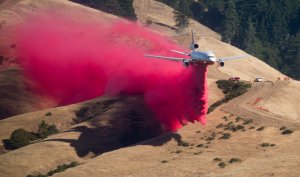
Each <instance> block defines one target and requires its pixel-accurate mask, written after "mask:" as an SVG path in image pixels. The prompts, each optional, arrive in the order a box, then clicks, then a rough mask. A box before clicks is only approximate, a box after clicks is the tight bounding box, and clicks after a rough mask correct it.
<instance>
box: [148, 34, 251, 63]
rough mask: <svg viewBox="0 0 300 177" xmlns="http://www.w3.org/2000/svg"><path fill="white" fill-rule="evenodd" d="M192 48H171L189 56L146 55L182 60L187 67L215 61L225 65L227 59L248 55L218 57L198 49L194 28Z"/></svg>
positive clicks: (210, 52)
mask: <svg viewBox="0 0 300 177" xmlns="http://www.w3.org/2000/svg"><path fill="white" fill-rule="evenodd" d="M190 48H191V50H192V51H191V53H185V52H181V51H177V50H171V51H172V52H175V53H179V54H182V55H186V56H189V58H176V57H165V56H158V55H148V54H145V57H150V58H160V59H165V60H171V61H181V62H182V64H183V65H184V66H185V67H188V66H189V65H193V64H214V63H215V62H217V63H218V65H219V66H221V67H223V66H224V61H226V60H232V59H239V58H244V57H247V55H240V56H232V57H226V58H217V57H216V55H215V54H214V53H213V52H212V51H207V52H204V51H196V49H198V48H199V45H198V44H196V43H195V39H194V32H193V30H192V44H191V47H190Z"/></svg>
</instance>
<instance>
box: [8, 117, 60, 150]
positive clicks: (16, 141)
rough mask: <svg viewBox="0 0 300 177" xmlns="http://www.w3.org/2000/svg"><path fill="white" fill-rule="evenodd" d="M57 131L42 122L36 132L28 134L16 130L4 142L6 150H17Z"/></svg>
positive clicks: (52, 126)
mask: <svg viewBox="0 0 300 177" xmlns="http://www.w3.org/2000/svg"><path fill="white" fill-rule="evenodd" d="M58 132H59V131H58V129H57V128H56V126H55V125H54V124H52V125H49V124H47V123H46V122H45V121H44V120H43V121H42V122H41V124H40V125H39V128H38V132H37V133H34V132H28V131H26V130H24V129H22V128H20V129H16V130H15V131H13V132H12V134H11V135H10V138H9V139H8V140H4V141H3V142H4V145H5V148H6V149H18V148H21V147H23V146H26V145H28V144H30V143H31V142H33V141H35V140H38V139H44V138H47V137H48V136H49V135H52V134H55V133H58Z"/></svg>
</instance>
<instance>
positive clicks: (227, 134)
mask: <svg viewBox="0 0 300 177" xmlns="http://www.w3.org/2000/svg"><path fill="white" fill-rule="evenodd" d="M230 137H231V134H230V133H223V134H222V137H221V138H220V139H229V138H230Z"/></svg>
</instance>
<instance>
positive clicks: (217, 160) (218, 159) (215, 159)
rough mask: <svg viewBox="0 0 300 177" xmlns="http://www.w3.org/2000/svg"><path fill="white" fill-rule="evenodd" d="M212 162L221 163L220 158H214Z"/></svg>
mask: <svg viewBox="0 0 300 177" xmlns="http://www.w3.org/2000/svg"><path fill="white" fill-rule="evenodd" d="M213 161H215V162H221V161H222V159H221V158H218V157H216V158H214V159H213Z"/></svg>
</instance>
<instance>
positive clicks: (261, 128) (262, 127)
mask: <svg viewBox="0 0 300 177" xmlns="http://www.w3.org/2000/svg"><path fill="white" fill-rule="evenodd" d="M264 129H265V127H264V126H261V127H259V128H258V129H256V130H257V131H262V130H264Z"/></svg>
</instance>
